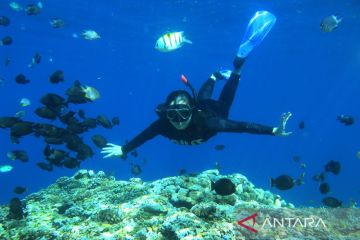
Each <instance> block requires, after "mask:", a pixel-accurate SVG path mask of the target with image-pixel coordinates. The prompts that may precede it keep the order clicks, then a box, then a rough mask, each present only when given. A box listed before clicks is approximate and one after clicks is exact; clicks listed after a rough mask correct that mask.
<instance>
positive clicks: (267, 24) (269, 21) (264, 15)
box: [219, 11, 276, 114]
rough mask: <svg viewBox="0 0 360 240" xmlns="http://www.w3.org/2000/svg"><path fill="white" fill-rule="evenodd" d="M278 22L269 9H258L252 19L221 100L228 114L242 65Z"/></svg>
mask: <svg viewBox="0 0 360 240" xmlns="http://www.w3.org/2000/svg"><path fill="white" fill-rule="evenodd" d="M275 22H276V17H275V16H274V15H273V14H271V13H269V12H267V11H258V12H256V13H255V15H254V16H253V17H252V18H251V19H250V21H249V23H248V26H247V29H246V32H245V34H244V37H243V40H242V41H241V44H240V47H239V49H238V52H237V54H236V58H235V60H234V62H233V64H234V70H233V72H232V74H231V76H230V79H229V81H228V82H227V83H226V84H225V86H224V88H223V90H222V92H221V94H220V98H219V101H220V102H221V104H223V105H224V108H225V109H224V111H225V113H227V114H228V112H229V110H230V107H231V104H232V102H233V100H234V96H235V92H236V89H237V86H238V85H239V79H240V71H241V67H242V65H243V63H244V61H245V58H246V57H247V56H248V55H249V54H250V52H251V51H252V50H253V49H254V48H255V47H256V46H258V45H259V44H260V43H261V42H262V41H263V39H264V38H265V37H266V35H267V34H268V33H269V31H270V30H271V28H272V27H273V26H274V24H275Z"/></svg>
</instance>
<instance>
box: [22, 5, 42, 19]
mask: <svg viewBox="0 0 360 240" xmlns="http://www.w3.org/2000/svg"><path fill="white" fill-rule="evenodd" d="M41 8H42V6H41V5H40V6H39V4H33V3H31V4H28V5H27V6H26V8H25V12H26V14H27V15H29V16H31V15H33V16H36V15H38V14H39V13H40V12H41Z"/></svg>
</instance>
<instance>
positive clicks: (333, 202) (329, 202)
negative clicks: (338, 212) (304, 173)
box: [321, 197, 342, 208]
mask: <svg viewBox="0 0 360 240" xmlns="http://www.w3.org/2000/svg"><path fill="white" fill-rule="evenodd" d="M321 202H322V203H323V204H324V205H325V206H328V207H332V208H337V207H341V205H342V202H341V201H339V200H337V199H336V198H334V197H326V198H323V200H322V201H321Z"/></svg>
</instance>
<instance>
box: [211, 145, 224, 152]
mask: <svg viewBox="0 0 360 240" xmlns="http://www.w3.org/2000/svg"><path fill="white" fill-rule="evenodd" d="M214 148H215V150H218V151H222V150H224V149H225V145H224V144H218V145H216V146H215V147H214Z"/></svg>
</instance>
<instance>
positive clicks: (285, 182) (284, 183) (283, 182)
mask: <svg viewBox="0 0 360 240" xmlns="http://www.w3.org/2000/svg"><path fill="white" fill-rule="evenodd" d="M270 181H271V187H276V188H277V189H279V190H289V189H291V188H292V187H294V185H295V182H294V179H293V178H292V177H290V176H288V175H285V174H284V175H280V176H279V177H277V178H275V179H273V178H270Z"/></svg>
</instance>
